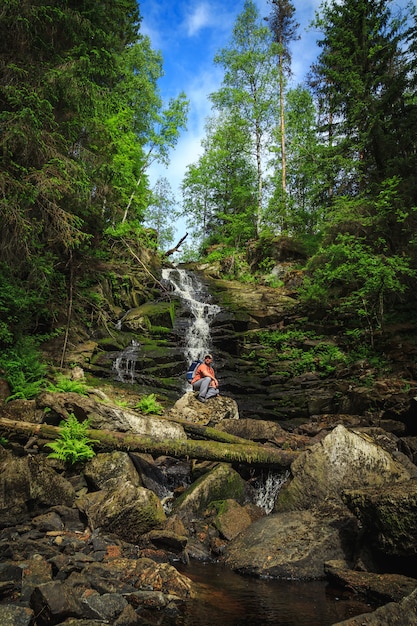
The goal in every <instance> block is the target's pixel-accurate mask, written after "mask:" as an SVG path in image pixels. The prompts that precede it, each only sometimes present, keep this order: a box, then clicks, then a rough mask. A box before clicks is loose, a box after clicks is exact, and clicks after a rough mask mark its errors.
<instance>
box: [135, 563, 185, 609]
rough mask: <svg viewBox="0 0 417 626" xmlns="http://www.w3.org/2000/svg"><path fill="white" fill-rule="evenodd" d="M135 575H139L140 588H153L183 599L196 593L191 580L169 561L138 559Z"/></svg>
mask: <svg viewBox="0 0 417 626" xmlns="http://www.w3.org/2000/svg"><path fill="white" fill-rule="evenodd" d="M135 576H137V579H138V584H137V586H138V587H139V588H140V587H143V588H144V589H149V588H151V589H152V591H162V593H164V594H169V595H171V596H176V597H177V598H181V599H183V600H185V599H187V598H191V597H193V595H194V593H193V586H192V583H191V580H190V579H189V578H188V577H187V576H184V575H183V574H180V573H179V572H178V571H177V570H176V569H175V567H173V566H172V565H169V563H154V561H152V560H151V559H138V561H137V562H136V568H135Z"/></svg>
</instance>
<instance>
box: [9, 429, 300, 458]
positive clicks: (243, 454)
mask: <svg viewBox="0 0 417 626" xmlns="http://www.w3.org/2000/svg"><path fill="white" fill-rule="evenodd" d="M207 432H208V431H206V433H207ZM0 434H1V435H2V436H6V438H17V439H22V437H23V438H26V437H27V438H29V437H36V438H37V439H38V443H39V444H41V443H42V442H41V441H39V440H42V439H47V440H54V439H58V438H59V436H60V431H59V428H58V427H57V426H50V425H49V424H32V423H29V422H20V421H15V420H10V419H7V418H0ZM86 435H87V437H89V438H90V439H93V440H96V441H97V443H95V444H94V449H95V450H96V451H98V452H107V451H111V450H123V451H126V452H143V453H146V454H152V455H154V456H161V455H169V456H173V457H175V458H180V459H201V460H204V461H219V462H225V463H247V464H249V465H254V466H258V467H269V468H277V469H278V468H288V467H289V466H290V465H291V463H292V462H293V461H294V460H295V459H296V457H297V456H298V453H297V452H294V451H289V450H278V449H276V448H273V447H271V448H269V447H266V446H262V445H259V444H257V443H254V442H253V441H247V442H246V441H245V443H220V442H218V441H203V440H198V441H194V440H190V439H177V440H164V441H158V440H156V439H151V438H150V437H142V436H141V435H137V434H134V433H120V432H111V431H108V430H93V429H90V430H88V431H87V433H86Z"/></svg>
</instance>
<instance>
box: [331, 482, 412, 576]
mask: <svg viewBox="0 0 417 626" xmlns="http://www.w3.org/2000/svg"><path fill="white" fill-rule="evenodd" d="M343 500H344V501H345V503H346V504H347V506H348V507H349V509H350V510H351V511H352V512H353V513H354V514H355V515H356V517H358V518H359V520H360V521H361V523H362V525H363V527H364V528H365V530H366V535H367V537H368V539H369V541H370V544H371V545H372V546H373V547H374V548H376V549H377V550H379V551H381V552H383V553H384V554H389V555H391V556H396V557H398V556H399V557H404V558H410V559H412V558H414V559H415V558H416V556H417V515H416V511H417V479H413V480H409V481H407V482H405V483H404V482H402V483H395V484H392V485H387V486H386V487H385V488H384V490H383V491H381V489H374V488H368V489H356V490H351V489H349V490H347V491H345V492H344V493H343ZM416 584H417V582H416Z"/></svg>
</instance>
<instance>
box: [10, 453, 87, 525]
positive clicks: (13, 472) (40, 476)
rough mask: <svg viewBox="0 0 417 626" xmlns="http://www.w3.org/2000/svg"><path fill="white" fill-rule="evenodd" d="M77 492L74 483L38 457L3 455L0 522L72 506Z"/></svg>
mask: <svg viewBox="0 0 417 626" xmlns="http://www.w3.org/2000/svg"><path fill="white" fill-rule="evenodd" d="M74 500H75V491H74V488H73V487H72V485H71V483H70V482H69V481H68V480H66V479H65V478H64V477H63V476H61V475H60V474H57V473H56V472H55V471H54V470H53V469H52V467H51V465H50V464H49V462H48V461H47V460H46V459H44V458H42V457H39V456H27V457H23V458H19V457H14V456H12V455H11V454H10V453H8V452H6V451H4V452H3V454H2V455H0V518H3V519H5V520H6V519H9V518H11V519H12V518H13V516H15V515H18V514H21V513H27V512H28V511H29V510H30V511H31V512H32V514H33V513H34V512H36V510H37V509H40V508H41V507H43V508H46V507H51V506H54V505H64V506H71V505H72V504H73V502H74Z"/></svg>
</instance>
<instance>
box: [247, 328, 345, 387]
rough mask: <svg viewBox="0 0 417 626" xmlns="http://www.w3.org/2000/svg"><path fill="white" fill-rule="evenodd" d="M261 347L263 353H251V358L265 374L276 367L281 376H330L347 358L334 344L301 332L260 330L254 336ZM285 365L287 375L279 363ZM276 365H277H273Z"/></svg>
mask: <svg viewBox="0 0 417 626" xmlns="http://www.w3.org/2000/svg"><path fill="white" fill-rule="evenodd" d="M251 337H252V341H253V339H254V338H256V339H257V341H258V342H259V343H260V344H261V345H262V350H261V351H260V352H259V351H257V350H253V349H252V350H251V352H250V353H249V355H248V358H250V359H252V360H256V362H257V365H258V366H260V367H261V368H263V369H264V370H265V371H266V370H267V369H269V370H270V371H269V373H271V369H270V368H271V367H272V368H274V367H277V368H278V370H277V371H279V373H280V374H281V375H287V376H299V375H301V374H304V373H305V372H318V373H319V374H320V375H321V376H323V377H325V376H329V375H331V374H332V373H334V372H335V371H336V369H337V368H338V367H340V366H342V365H344V364H346V363H347V361H348V357H347V355H346V354H345V353H344V352H343V351H342V350H341V349H340V348H339V347H338V346H336V345H335V344H333V343H331V342H329V341H326V340H325V339H324V338H323V337H319V336H317V335H315V334H314V333H312V332H304V331H301V330H286V331H278V330H277V331H272V332H268V331H260V332H257V333H254V334H253V335H252V336H251ZM282 362H285V368H286V370H285V372H283V371H282V370H281V368H280V367H279V364H280V363H282ZM274 364H275V365H274Z"/></svg>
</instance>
